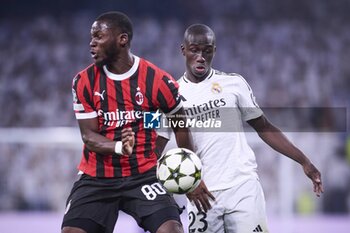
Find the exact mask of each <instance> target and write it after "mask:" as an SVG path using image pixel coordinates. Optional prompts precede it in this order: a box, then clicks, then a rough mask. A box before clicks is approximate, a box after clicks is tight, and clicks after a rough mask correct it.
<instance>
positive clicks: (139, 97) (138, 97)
mask: <svg viewBox="0 0 350 233" xmlns="http://www.w3.org/2000/svg"><path fill="white" fill-rule="evenodd" d="M140 90H141V89H140V87H137V88H136V94H135V100H136V103H137V104H138V105H141V104H143V99H144V98H143V94H142V93H141V91H140Z"/></svg>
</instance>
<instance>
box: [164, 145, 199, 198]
mask: <svg viewBox="0 0 350 233" xmlns="http://www.w3.org/2000/svg"><path fill="white" fill-rule="evenodd" d="M201 177H202V163H201V160H200V159H199V158H198V156H197V155H196V154H195V153H194V152H193V151H191V150H188V149H185V148H175V149H171V150H168V151H167V152H166V153H165V154H163V155H162V157H161V158H160V159H159V160H158V164H157V178H158V180H159V182H160V183H161V184H162V185H163V186H164V187H165V188H166V189H167V190H168V191H169V192H171V193H176V194H185V193H188V192H191V191H193V190H194V189H195V188H197V186H198V185H199V183H200V182H201Z"/></svg>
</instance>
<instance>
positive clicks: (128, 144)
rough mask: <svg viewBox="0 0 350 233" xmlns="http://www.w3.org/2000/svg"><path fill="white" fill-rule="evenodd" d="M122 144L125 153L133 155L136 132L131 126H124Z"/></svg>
mask: <svg viewBox="0 0 350 233" xmlns="http://www.w3.org/2000/svg"><path fill="white" fill-rule="evenodd" d="M122 144H123V146H122V152H123V155H131V154H132V149H133V148H134V145H135V133H134V132H133V131H132V129H131V128H124V129H123V130H122Z"/></svg>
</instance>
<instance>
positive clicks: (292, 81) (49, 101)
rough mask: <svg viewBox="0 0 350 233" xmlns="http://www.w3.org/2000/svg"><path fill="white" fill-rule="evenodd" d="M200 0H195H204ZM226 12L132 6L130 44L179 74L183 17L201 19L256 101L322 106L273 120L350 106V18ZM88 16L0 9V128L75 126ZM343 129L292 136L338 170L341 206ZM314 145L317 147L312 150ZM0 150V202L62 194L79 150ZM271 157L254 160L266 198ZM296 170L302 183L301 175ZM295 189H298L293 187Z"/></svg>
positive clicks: (345, 188)
mask: <svg viewBox="0 0 350 233" xmlns="http://www.w3.org/2000/svg"><path fill="white" fill-rule="evenodd" d="M207 2H208V1H203V5H205V4H207ZM248 2H251V1H248ZM188 5H190V3H188ZM224 13H225V14H223V15H222V16H221V17H219V16H218V17H209V18H207V19H206V20H204V21H200V20H198V19H186V20H185V21H181V20H180V19H178V18H174V17H173V18H161V19H160V18H155V17H151V16H140V17H135V16H132V17H131V19H132V21H133V23H134V39H133V41H132V52H133V53H135V54H136V55H138V56H140V57H144V58H146V59H149V60H150V61H152V62H153V63H155V64H157V65H158V66H160V67H161V68H164V69H165V70H167V71H168V72H169V73H170V74H172V75H173V76H174V77H175V78H178V77H180V76H181V75H182V74H183V72H184V70H185V69H184V59H183V57H182V55H181V53H180V44H181V43H182V38H183V32H184V30H185V28H186V27H187V26H188V25H189V24H191V23H206V24H208V25H209V26H210V27H211V28H212V29H213V30H214V31H215V33H216V37H217V54H216V56H215V58H214V68H216V69H219V70H222V71H226V72H235V73H240V74H241V75H243V77H245V78H246V79H247V81H248V82H249V83H250V85H251V87H252V88H253V90H254V93H255V96H256V97H257V101H258V103H259V105H260V106H261V107H275V108H286V107H298V108H311V107H327V108H328V109H327V112H322V113H320V114H317V112H316V113H315V112H313V113H314V114H311V116H310V114H307V115H301V116H298V117H297V118H293V119H294V121H297V122H298V123H296V122H289V121H293V119H289V118H286V117H288V116H286V115H285V116H284V118H283V119H282V120H281V121H283V120H288V122H289V123H290V124H295V125H298V127H304V126H307V125H312V124H315V122H318V123H317V124H318V125H316V128H317V127H322V128H323V129H324V128H326V130H327V128H328V127H329V129H331V128H332V127H333V126H334V125H342V126H344V125H345V123H346V122H349V117H347V116H346V115H345V118H344V115H343V116H339V115H342V114H338V113H339V112H338V110H337V109H336V108H337V107H340V108H347V107H348V106H350V91H349V90H350V66H349V65H348V61H350V31H349V30H348V27H347V25H348V23H349V21H347V20H345V19H344V20H339V19H338V20H332V19H329V20H324V21H322V23H317V22H315V21H312V22H309V21H308V20H302V19H295V20H287V19H283V20H274V19H264V20H263V21H259V20H256V19H254V18H248V17H243V18H242V19H237V18H231V17H230V16H229V15H228V13H227V12H224ZM258 13H259V12H258ZM258 13H257V14H258ZM96 16H97V15H95V14H91V13H90V12H88V11H81V12H76V13H75V14H74V15H58V16H49V15H45V14H43V15H38V16H35V17H31V18H30V20H28V18H16V17H3V18H1V20H0V28H1V33H0V51H1V60H0V106H2V110H1V112H2V114H1V121H0V128H1V127H51V126H71V127H76V120H75V118H74V115H73V110H72V96H71V82H72V78H73V77H74V76H75V74H76V73H77V72H78V71H80V70H81V69H83V68H85V67H86V66H88V65H89V64H90V63H91V62H92V60H91V58H90V54H89V39H90V27H91V24H92V22H93V20H94V19H95V18H96ZM325 22H326V23H325ZM7 107H8V108H7ZM344 114H345V113H344ZM345 127H346V125H345ZM299 129H300V128H299ZM345 129H346V128H345ZM0 130H1V129H0ZM295 131H298V128H295ZM327 138H328V139H329V137H328V136H327ZM347 138H348V135H347V134H346V132H342V133H341V134H336V136H334V137H332V141H331V142H329V141H325V142H322V143H324V144H322V146H318V145H314V144H318V143H320V142H319V141H318V140H321V141H322V139H321V138H318V139H317V138H316V139H315V138H312V139H310V138H309V140H306V141H305V140H303V139H305V138H302V139H300V138H299V142H300V143H304V144H305V146H306V147H307V146H308V144H309V147H311V149H310V151H308V155H309V156H310V157H311V159H312V160H314V161H315V163H316V164H319V165H320V167H321V168H322V170H323V171H324V172H325V173H326V174H330V176H326V177H327V178H326V179H325V181H326V182H329V184H335V181H336V180H338V179H343V181H344V182H342V184H339V183H337V184H339V185H334V186H336V187H334V189H336V191H335V194H334V195H338V193H337V192H338V189H341V192H342V193H341V195H343V196H342V199H344V203H345V205H341V206H343V207H344V206H349V186H350V175H349V161H350V160H349V158H347V157H346V155H347V154H348V153H349V151H346V150H345V145H346V142H347V141H346V140H347ZM328 139H327V140H328ZM312 143H314V144H312ZM310 144H311V145H312V146H310ZM326 145H328V146H326ZM259 148H260V147H259ZM259 148H257V150H258V153H261V154H262V155H260V157H262V156H264V153H271V151H270V152H268V151H269V150H268V149H266V148H264V147H262V148H260V149H259ZM301 148H302V147H301ZM320 148H322V149H323V150H322V151H319V150H320ZM324 148H328V150H324ZM0 150H1V154H0V180H1V183H0V211H1V210H11V209H23V210H24V209H42V210H58V209H62V207H63V206H62V203H63V202H64V200H65V196H64V195H66V193H67V190H68V189H69V188H70V185H71V182H72V180H73V179H74V177H75V170H74V168H75V166H76V164H77V163H78V160H79V159H80V152H79V150H69V149H60V148H59V147H58V148H50V149H48V148H46V147H45V146H43V147H37V146H36V147H33V146H30V145H18V144H11V145H6V144H3V143H1V142H0ZM320 154H321V155H320ZM336 154H337V156H335V155H336ZM348 156H349V155H348ZM73 157H74V158H75V159H72V158H73ZM349 157H350V156H349ZM270 158H271V159H267V160H265V159H262V158H258V161H259V166H260V168H261V172H262V173H263V175H265V176H266V178H265V180H264V181H263V183H264V182H265V183H266V184H265V186H266V189H267V193H266V196H267V198H271V199H273V197H274V196H275V193H276V184H275V183H274V182H276V180H273V179H272V178H271V177H276V176H273V175H274V174H275V173H273V172H272V171H271V170H269V169H268V168H269V163H270V162H272V163H274V162H276V157H270ZM318 161H319V162H318ZM260 163H261V164H260ZM327 164H334V166H335V167H334V169H333V168H332V169H329V167H327V166H326V165H327ZM344 165H345V166H344ZM264 167H265V168H264ZM341 167H343V168H341ZM338 168H339V169H338ZM298 172H299V173H300V170H298ZM301 175H303V174H301ZM32 177H35V178H32ZM269 177H270V178H271V179H270V178H269ZM300 179H302V180H305V183H306V185H310V184H309V183H307V182H308V180H306V179H305V178H300ZM303 182H304V181H303ZM326 185H328V184H326ZM328 186H329V187H332V185H328ZM307 187H308V186H307ZM326 187H327V186H326ZM302 191H303V190H301V189H300V192H299V194H300V193H301V192H302ZM297 198H298V197H297V194H296V196H295V199H297ZM332 198H334V196H333V197H332ZM332 198H331V199H332ZM328 205H329V203H326V200H325V202H324V203H323V204H319V207H318V208H319V209H320V210H322V208H323V210H325V208H326V207H327V206H328ZM330 206H331V207H327V208H329V209H332V208H333V207H334V205H333V204H331V205H330ZM325 211H326V210H325ZM332 211H333V212H337V211H340V210H338V209H337V210H335V211H334V210H333V209H332ZM342 211H344V210H342ZM347 211H348V210H347V209H346V210H345V212H347Z"/></svg>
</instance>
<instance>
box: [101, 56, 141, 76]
mask: <svg viewBox="0 0 350 233" xmlns="http://www.w3.org/2000/svg"><path fill="white" fill-rule="evenodd" d="M134 60H135V59H134V55H132V54H131V53H130V52H129V53H127V54H125V56H120V57H118V58H117V59H116V60H115V61H113V62H111V63H110V64H107V65H106V66H107V69H108V70H109V71H110V72H111V73H114V74H124V73H126V72H127V71H129V70H130V69H131V67H132V66H133V64H134V62H135V61H134Z"/></svg>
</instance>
